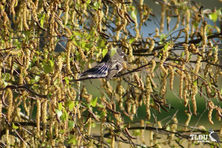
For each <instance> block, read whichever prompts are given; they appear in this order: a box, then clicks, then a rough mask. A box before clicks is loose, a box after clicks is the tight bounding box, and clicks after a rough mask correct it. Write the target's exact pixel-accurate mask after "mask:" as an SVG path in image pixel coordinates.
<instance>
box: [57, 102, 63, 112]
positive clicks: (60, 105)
mask: <svg viewBox="0 0 222 148" xmlns="http://www.w3.org/2000/svg"><path fill="white" fill-rule="evenodd" d="M62 108H63V106H62V103H61V102H60V103H59V104H58V110H62Z"/></svg>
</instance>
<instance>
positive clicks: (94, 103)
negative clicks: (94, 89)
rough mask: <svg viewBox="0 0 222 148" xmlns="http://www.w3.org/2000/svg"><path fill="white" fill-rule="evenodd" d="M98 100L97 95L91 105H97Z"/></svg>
mask: <svg viewBox="0 0 222 148" xmlns="http://www.w3.org/2000/svg"><path fill="white" fill-rule="evenodd" d="M97 100H98V98H97V97H96V98H93V99H92V100H91V102H90V105H91V106H92V107H96V104H97Z"/></svg>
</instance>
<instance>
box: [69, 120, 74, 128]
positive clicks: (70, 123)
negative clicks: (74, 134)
mask: <svg viewBox="0 0 222 148" xmlns="http://www.w3.org/2000/svg"><path fill="white" fill-rule="evenodd" d="M68 127H69V128H71V129H72V128H74V127H75V122H74V121H71V120H69V121H68Z"/></svg>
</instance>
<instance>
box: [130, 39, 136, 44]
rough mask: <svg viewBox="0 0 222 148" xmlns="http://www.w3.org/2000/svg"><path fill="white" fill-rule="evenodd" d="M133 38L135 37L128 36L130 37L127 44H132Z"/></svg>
mask: <svg viewBox="0 0 222 148" xmlns="http://www.w3.org/2000/svg"><path fill="white" fill-rule="evenodd" d="M135 40H136V39H135V38H130V39H129V40H128V42H129V44H132V43H133V42H134V41H135Z"/></svg>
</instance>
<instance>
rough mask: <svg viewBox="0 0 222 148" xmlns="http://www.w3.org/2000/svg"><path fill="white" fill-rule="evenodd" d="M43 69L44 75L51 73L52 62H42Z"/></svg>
mask: <svg viewBox="0 0 222 148" xmlns="http://www.w3.org/2000/svg"><path fill="white" fill-rule="evenodd" d="M43 69H44V72H45V73H50V72H52V71H53V69H54V61H53V60H49V61H48V62H44V64H43Z"/></svg>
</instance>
